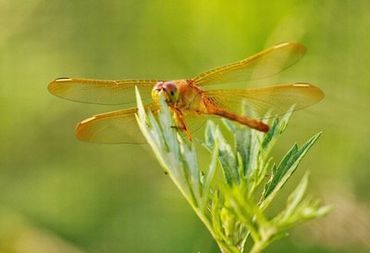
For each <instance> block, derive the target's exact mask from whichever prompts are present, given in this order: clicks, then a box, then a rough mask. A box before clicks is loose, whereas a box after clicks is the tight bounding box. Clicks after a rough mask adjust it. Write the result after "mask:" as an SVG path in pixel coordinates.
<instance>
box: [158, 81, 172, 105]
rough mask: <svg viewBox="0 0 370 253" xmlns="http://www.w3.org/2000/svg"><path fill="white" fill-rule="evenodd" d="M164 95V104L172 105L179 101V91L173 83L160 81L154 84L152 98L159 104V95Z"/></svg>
mask: <svg viewBox="0 0 370 253" xmlns="http://www.w3.org/2000/svg"><path fill="white" fill-rule="evenodd" d="M161 92H162V94H163V95H164V98H165V99H166V102H167V103H169V104H174V103H176V102H177V101H178V100H179V90H178V89H177V86H176V83H175V82H174V81H160V82H158V83H156V84H155V85H154V87H153V90H152V98H153V100H154V101H156V102H158V103H159V96H160V93H161Z"/></svg>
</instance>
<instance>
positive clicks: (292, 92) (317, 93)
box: [206, 83, 324, 119]
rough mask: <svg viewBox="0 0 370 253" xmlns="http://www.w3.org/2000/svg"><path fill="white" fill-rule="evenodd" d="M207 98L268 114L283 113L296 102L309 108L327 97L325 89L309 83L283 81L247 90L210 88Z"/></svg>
mask: <svg viewBox="0 0 370 253" xmlns="http://www.w3.org/2000/svg"><path fill="white" fill-rule="evenodd" d="M206 94H207V99H209V100H210V101H211V102H212V104H214V106H218V107H221V108H223V109H225V110H228V111H229V112H233V113H236V114H238V115H242V114H243V113H244V112H246V113H252V115H250V116H256V118H260V119H262V118H265V117H266V114H267V113H269V115H271V116H275V115H281V114H284V113H285V112H287V111H288V110H289V109H290V108H291V107H292V106H293V105H294V106H295V107H294V109H295V110H299V109H302V108H305V107H307V106H310V105H313V104H315V103H317V102H319V101H320V100H321V99H323V97H324V93H323V92H322V90H321V89H320V88H318V87H316V86H314V85H311V84H307V83H294V84H281V85H274V86H269V87H263V88H256V89H244V90H213V91H206Z"/></svg>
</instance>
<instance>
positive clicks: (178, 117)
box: [173, 108, 192, 141]
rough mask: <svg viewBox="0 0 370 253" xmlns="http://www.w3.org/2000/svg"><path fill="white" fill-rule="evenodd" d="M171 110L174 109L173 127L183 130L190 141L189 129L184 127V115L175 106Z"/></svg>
mask: <svg viewBox="0 0 370 253" xmlns="http://www.w3.org/2000/svg"><path fill="white" fill-rule="evenodd" d="M173 111H174V116H175V122H176V126H175V128H177V129H180V130H181V131H183V132H185V134H186V136H187V137H188V139H189V140H190V141H191V140H192V135H191V133H190V131H189V130H188V128H187V127H186V123H185V119H184V115H183V114H182V112H181V111H180V110H179V109H177V108H173Z"/></svg>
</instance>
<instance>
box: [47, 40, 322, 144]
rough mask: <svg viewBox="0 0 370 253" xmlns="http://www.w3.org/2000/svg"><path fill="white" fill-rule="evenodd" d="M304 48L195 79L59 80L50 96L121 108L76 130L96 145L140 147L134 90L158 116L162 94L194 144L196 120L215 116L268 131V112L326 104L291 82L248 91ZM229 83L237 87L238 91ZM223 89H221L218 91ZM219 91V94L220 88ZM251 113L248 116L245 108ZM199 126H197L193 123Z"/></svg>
mask: <svg viewBox="0 0 370 253" xmlns="http://www.w3.org/2000/svg"><path fill="white" fill-rule="evenodd" d="M305 51H306V49H305V47H304V46H303V45H301V44H300V43H294V42H286V43H281V44H277V45H275V46H272V47H270V48H268V49H265V50H263V51H261V52H259V53H257V54H255V55H253V56H250V57H248V58H246V59H243V60H241V61H238V62H234V63H231V64H227V65H224V66H221V67H217V68H213V69H210V70H208V71H205V72H203V73H201V74H199V75H197V76H195V77H193V78H191V79H177V80H137V79H125V80H97V79H84V78H57V79H55V80H53V81H51V82H50V83H49V85H48V90H49V91H50V93H52V94H54V95H56V96H58V97H61V98H64V99H68V100H72V101H77V102H83V103H93V104H105V105H120V106H122V107H123V109H120V110H116V111H113V112H107V113H102V114H98V115H95V116H92V117H90V118H87V119H85V120H83V121H81V122H80V123H78V124H77V126H76V136H77V138H78V139H80V140H82V141H87V142H96V143H140V142H141V140H142V138H143V137H142V135H141V134H140V133H139V128H138V126H137V125H136V118H135V114H136V113H137V111H138V109H137V108H136V107H135V95H134V94H135V92H134V90H135V87H138V88H139V91H140V95H141V97H142V100H143V102H144V104H145V108H146V109H147V110H151V111H152V112H153V114H157V113H158V111H159V103H160V94H163V96H164V98H165V101H166V103H167V105H168V106H169V108H170V111H171V112H172V114H173V118H174V122H175V126H174V127H175V128H176V129H178V130H179V131H181V132H183V133H185V134H186V135H187V136H188V138H189V139H190V140H191V139H192V131H191V127H192V124H195V123H192V122H194V120H192V119H194V118H198V119H199V118H200V119H204V118H205V117H206V116H217V117H222V118H226V119H228V120H231V121H234V122H237V123H240V124H241V125H244V126H247V127H249V128H251V129H255V130H257V131H261V132H264V133H266V132H268V130H269V126H268V124H266V123H265V122H264V120H266V118H265V117H266V116H265V115H266V113H267V112H269V115H281V114H284V113H285V112H287V111H288V110H289V109H290V108H291V107H292V106H294V110H299V109H302V108H305V107H307V106H310V105H313V104H315V103H317V102H319V101H320V100H322V99H323V97H324V93H323V91H322V90H321V89H320V88H319V87H317V86H315V85H313V84H309V83H303V82H296V83H295V82H290V83H289V82H288V83H281V84H276V85H272V86H265V87H258V88H253V87H251V88H248V87H246V84H245V83H246V82H248V81H252V80H258V79H263V78H267V77H270V76H273V75H276V74H278V73H280V72H281V71H283V70H285V69H287V68H289V67H290V66H292V65H293V64H295V63H296V62H297V61H299V60H300V59H301V58H302V56H303V55H304V53H305ZM231 84H236V87H234V86H232V88H229V89H227V88H228V86H229V87H231ZM220 85H221V87H220ZM216 88H217V89H216ZM243 108H248V111H252V112H253V116H252V115H250V116H248V115H245V113H244V111H245V110H244V109H243ZM195 122H196V121H195Z"/></svg>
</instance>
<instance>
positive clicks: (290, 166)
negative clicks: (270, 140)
mask: <svg viewBox="0 0 370 253" xmlns="http://www.w3.org/2000/svg"><path fill="white" fill-rule="evenodd" d="M320 135H321V133H318V134H316V135H314V136H313V137H312V138H311V139H309V140H308V141H307V142H306V143H305V144H304V145H303V146H302V147H301V148H298V146H297V145H296V144H295V145H293V147H292V148H291V149H290V150H289V152H288V153H287V154H286V155H285V157H284V158H283V160H282V161H281V162H280V163H279V165H278V166H277V167H276V168H275V169H274V171H273V173H272V175H271V178H270V181H269V182H268V183H267V184H266V187H265V190H264V192H263V194H262V199H261V201H262V202H261V207H262V208H265V207H267V205H268V204H269V203H270V202H271V201H272V198H273V197H274V196H275V194H276V193H277V192H278V191H279V190H280V188H282V187H283V186H284V184H285V183H286V181H287V180H288V179H289V178H290V176H291V175H292V174H293V172H294V171H295V170H296V168H297V167H298V164H299V162H300V161H301V160H302V158H303V157H304V156H305V154H306V153H307V151H308V150H309V149H310V148H311V147H312V145H313V144H314V143H315V142H316V141H317V139H318V138H319V137H320Z"/></svg>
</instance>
